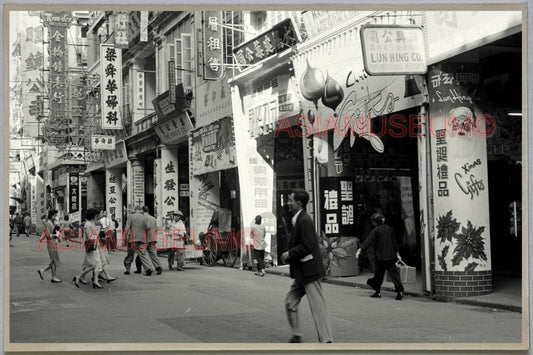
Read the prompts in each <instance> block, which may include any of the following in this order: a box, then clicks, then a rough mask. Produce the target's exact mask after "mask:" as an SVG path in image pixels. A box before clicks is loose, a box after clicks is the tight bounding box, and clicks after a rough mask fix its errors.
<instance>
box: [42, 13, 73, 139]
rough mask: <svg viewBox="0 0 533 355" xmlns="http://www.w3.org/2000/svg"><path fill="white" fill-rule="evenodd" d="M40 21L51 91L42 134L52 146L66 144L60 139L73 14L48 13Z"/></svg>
mask: <svg viewBox="0 0 533 355" xmlns="http://www.w3.org/2000/svg"><path fill="white" fill-rule="evenodd" d="M43 21H44V24H45V26H47V27H48V32H49V36H48V38H49V52H50V56H49V61H50V68H49V70H50V71H49V74H48V84H49V90H50V117H49V119H48V121H47V122H46V123H45V126H44V132H45V136H46V137H47V138H48V141H49V143H51V144H52V145H56V146H57V145H59V144H62V143H64V142H65V140H64V138H65V136H63V135H62V133H63V132H65V129H66V128H68V125H69V123H68V116H67V98H68V85H67V74H68V48H67V31H68V28H69V27H70V24H71V22H72V13H71V12H68V11H63V12H49V13H44V15H43Z"/></svg>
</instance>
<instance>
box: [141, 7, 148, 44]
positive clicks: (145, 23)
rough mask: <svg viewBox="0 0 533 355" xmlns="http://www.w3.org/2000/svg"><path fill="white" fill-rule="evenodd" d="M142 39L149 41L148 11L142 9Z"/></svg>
mask: <svg viewBox="0 0 533 355" xmlns="http://www.w3.org/2000/svg"><path fill="white" fill-rule="evenodd" d="M140 31H141V32H140V41H141V42H147V41H148V11H141V30H140Z"/></svg>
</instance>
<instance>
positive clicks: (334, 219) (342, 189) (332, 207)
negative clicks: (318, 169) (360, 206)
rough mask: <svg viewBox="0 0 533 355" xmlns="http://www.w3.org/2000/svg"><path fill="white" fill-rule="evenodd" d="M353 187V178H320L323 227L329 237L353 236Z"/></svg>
mask: <svg viewBox="0 0 533 355" xmlns="http://www.w3.org/2000/svg"><path fill="white" fill-rule="evenodd" d="M353 188H354V182H353V179H352V178H346V177H323V178H320V206H321V217H322V223H321V227H322V231H323V232H324V233H326V235H327V236H328V237H334V236H344V237H346V236H353V232H354V230H353V227H354V189H353Z"/></svg>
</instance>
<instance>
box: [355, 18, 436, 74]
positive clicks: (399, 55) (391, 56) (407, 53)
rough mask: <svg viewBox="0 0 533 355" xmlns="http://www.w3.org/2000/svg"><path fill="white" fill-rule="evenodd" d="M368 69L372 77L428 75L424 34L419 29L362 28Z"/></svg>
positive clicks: (380, 26) (373, 26)
mask: <svg viewBox="0 0 533 355" xmlns="http://www.w3.org/2000/svg"><path fill="white" fill-rule="evenodd" d="M360 33H361V46H362V49H363V62H364V65H365V70H366V72H367V73H368V74H370V75H401V74H425V73H426V72H427V64H426V55H425V50H424V33H423V31H422V28H420V27H418V26H394V25H365V26H363V27H361V32H360Z"/></svg>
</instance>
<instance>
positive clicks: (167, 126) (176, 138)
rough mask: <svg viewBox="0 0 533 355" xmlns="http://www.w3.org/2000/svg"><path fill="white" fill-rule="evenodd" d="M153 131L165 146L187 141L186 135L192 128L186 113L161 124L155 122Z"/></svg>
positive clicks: (181, 113)
mask: <svg viewBox="0 0 533 355" xmlns="http://www.w3.org/2000/svg"><path fill="white" fill-rule="evenodd" d="M153 127H154V130H155V132H156V133H157V135H158V136H159V139H161V142H162V143H165V144H178V143H181V142H184V141H185V140H187V133H189V131H190V130H191V129H192V128H193V127H192V122H191V119H190V117H189V114H188V113H187V111H183V112H180V113H179V114H177V115H176V116H174V117H172V118H169V119H167V120H165V121H162V122H157V124H155V125H154V126H153Z"/></svg>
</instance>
